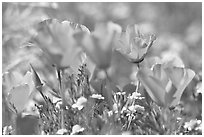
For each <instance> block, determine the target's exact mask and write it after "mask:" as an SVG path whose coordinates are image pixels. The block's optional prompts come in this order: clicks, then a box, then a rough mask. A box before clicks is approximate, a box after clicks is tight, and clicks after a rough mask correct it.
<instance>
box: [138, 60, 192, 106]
mask: <svg viewBox="0 0 204 137" xmlns="http://www.w3.org/2000/svg"><path fill="white" fill-rule="evenodd" d="M137 76H138V79H139V80H140V81H141V83H142V84H143V86H144V87H145V89H146V91H147V93H148V94H149V96H150V97H151V98H152V100H153V101H155V102H156V103H157V104H158V105H160V106H164V107H169V106H175V105H177V104H178V103H179V101H180V99H181V96H182V94H183V91H184V90H185V88H186V87H187V86H188V84H189V83H190V81H191V80H192V79H193V77H194V76H195V73H194V71H192V70H190V69H186V68H179V67H172V66H171V67H167V66H165V65H162V64H156V65H154V67H153V69H152V70H150V69H147V68H143V69H141V70H139V71H138V74H137Z"/></svg>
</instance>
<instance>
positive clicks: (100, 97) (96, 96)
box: [91, 94, 104, 99]
mask: <svg viewBox="0 0 204 137" xmlns="http://www.w3.org/2000/svg"><path fill="white" fill-rule="evenodd" d="M91 98H96V99H104V97H103V96H102V95H100V94H92V95H91Z"/></svg>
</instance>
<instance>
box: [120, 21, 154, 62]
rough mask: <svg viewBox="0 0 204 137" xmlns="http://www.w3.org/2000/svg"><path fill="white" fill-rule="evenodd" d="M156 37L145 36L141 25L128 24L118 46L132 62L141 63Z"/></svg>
mask: <svg viewBox="0 0 204 137" xmlns="http://www.w3.org/2000/svg"><path fill="white" fill-rule="evenodd" d="M155 39H156V37H155V36H154V35H151V36H150V37H149V38H146V37H144V35H142V34H141V33H140V31H139V26H138V25H136V24H134V25H128V26H127V28H126V32H124V33H122V34H121V37H120V38H119V40H118V44H117V45H118V46H117V47H116V49H117V50H119V51H120V52H121V53H122V54H123V55H124V56H125V57H126V58H127V59H128V60H129V61H130V62H132V63H140V62H141V61H143V59H144V57H145V56H146V54H147V52H148V50H149V48H150V47H151V46H152V44H153V42H154V40H155Z"/></svg>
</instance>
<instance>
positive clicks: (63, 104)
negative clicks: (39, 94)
mask: <svg viewBox="0 0 204 137" xmlns="http://www.w3.org/2000/svg"><path fill="white" fill-rule="evenodd" d="M56 71H57V79H58V81H59V91H60V95H61V98H62V110H61V128H62V129H64V128H65V125H64V123H65V122H64V110H65V98H64V92H63V85H62V84H63V82H62V77H61V72H62V70H61V69H56Z"/></svg>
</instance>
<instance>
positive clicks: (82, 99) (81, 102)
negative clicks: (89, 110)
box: [72, 97, 87, 110]
mask: <svg viewBox="0 0 204 137" xmlns="http://www.w3.org/2000/svg"><path fill="white" fill-rule="evenodd" d="M86 102H87V99H86V98H85V97H80V98H79V99H78V100H77V102H76V103H75V104H73V105H72V107H73V108H77V109H78V110H81V109H82V108H83V107H84V105H85V103H86Z"/></svg>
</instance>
